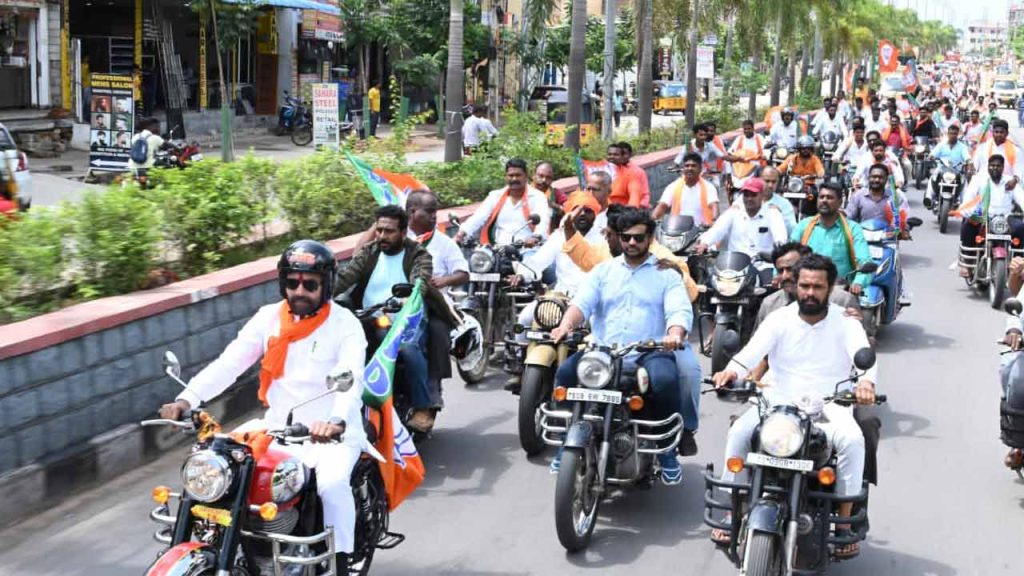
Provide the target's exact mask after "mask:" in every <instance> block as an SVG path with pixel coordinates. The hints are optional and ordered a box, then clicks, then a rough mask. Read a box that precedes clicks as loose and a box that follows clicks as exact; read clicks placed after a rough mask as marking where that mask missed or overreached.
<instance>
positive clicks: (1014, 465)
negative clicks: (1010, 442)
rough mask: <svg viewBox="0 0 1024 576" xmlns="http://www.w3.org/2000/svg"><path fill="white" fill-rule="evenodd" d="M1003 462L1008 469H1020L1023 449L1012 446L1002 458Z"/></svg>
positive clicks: (1023, 453)
mask: <svg viewBox="0 0 1024 576" xmlns="http://www.w3.org/2000/svg"><path fill="white" fill-rule="evenodd" d="M1003 464H1006V467H1007V468H1009V469H1010V470H1020V469H1021V468H1022V467H1024V450H1021V449H1020V448H1013V449H1012V450H1010V452H1009V454H1007V455H1006V458H1004V459H1003Z"/></svg>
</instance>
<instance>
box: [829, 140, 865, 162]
mask: <svg viewBox="0 0 1024 576" xmlns="http://www.w3.org/2000/svg"><path fill="white" fill-rule="evenodd" d="M870 152H871V151H870V150H868V139H867V138H865V139H864V141H863V142H861V143H860V146H858V145H857V142H855V141H854V139H853V136H850V137H849V138H847V139H846V140H843V141H842V143H840V144H839V148H836V154H835V157H836V158H838V159H839V161H840V162H842V161H844V160H845V161H847V162H849V163H850V165H851V166H854V167H856V166H857V165H858V164H859V163H860V159H861V157H862V156H864V155H865V154H870Z"/></svg>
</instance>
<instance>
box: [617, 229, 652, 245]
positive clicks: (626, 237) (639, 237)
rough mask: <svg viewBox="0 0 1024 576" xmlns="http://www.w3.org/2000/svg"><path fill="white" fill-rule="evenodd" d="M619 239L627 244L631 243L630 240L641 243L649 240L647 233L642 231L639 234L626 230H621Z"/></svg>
mask: <svg viewBox="0 0 1024 576" xmlns="http://www.w3.org/2000/svg"><path fill="white" fill-rule="evenodd" d="M619 239H620V240H622V242H623V243H625V244H629V243H630V242H636V243H637V244H639V243H641V242H644V241H646V240H647V233H646V232H641V233H639V234H626V233H625V232H621V233H619Z"/></svg>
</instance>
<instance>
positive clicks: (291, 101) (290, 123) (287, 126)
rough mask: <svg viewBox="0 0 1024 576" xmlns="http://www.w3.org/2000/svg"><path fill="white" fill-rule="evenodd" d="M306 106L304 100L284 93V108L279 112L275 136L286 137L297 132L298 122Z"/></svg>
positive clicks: (286, 92)
mask: <svg viewBox="0 0 1024 576" xmlns="http://www.w3.org/2000/svg"><path fill="white" fill-rule="evenodd" d="M305 109H306V105H305V104H304V103H303V102H302V100H300V99H298V98H296V97H295V96H292V95H291V94H289V93H288V91H287V90H285V91H284V106H281V109H280V110H278V112H277V127H276V128H274V134H276V135H277V136H284V135H285V134H289V133H291V132H292V131H294V130H295V124H296V121H297V120H298V119H299V118H301V117H302V116H303V113H304V110H305Z"/></svg>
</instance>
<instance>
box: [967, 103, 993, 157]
mask: <svg viewBox="0 0 1024 576" xmlns="http://www.w3.org/2000/svg"><path fill="white" fill-rule="evenodd" d="M987 129H988V128H987V127H986V126H985V125H984V124H982V123H981V115H980V114H978V111H977V110H972V111H971V115H970V119H969V120H968V121H967V124H966V125H964V130H963V132H964V141H965V142H966V143H967V145H968V147H970V149H971V150H972V151H974V150H975V149H976V148H977V146H978V144H979V143H980V142H981V138H982V136H984V135H985V130H987Z"/></svg>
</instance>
